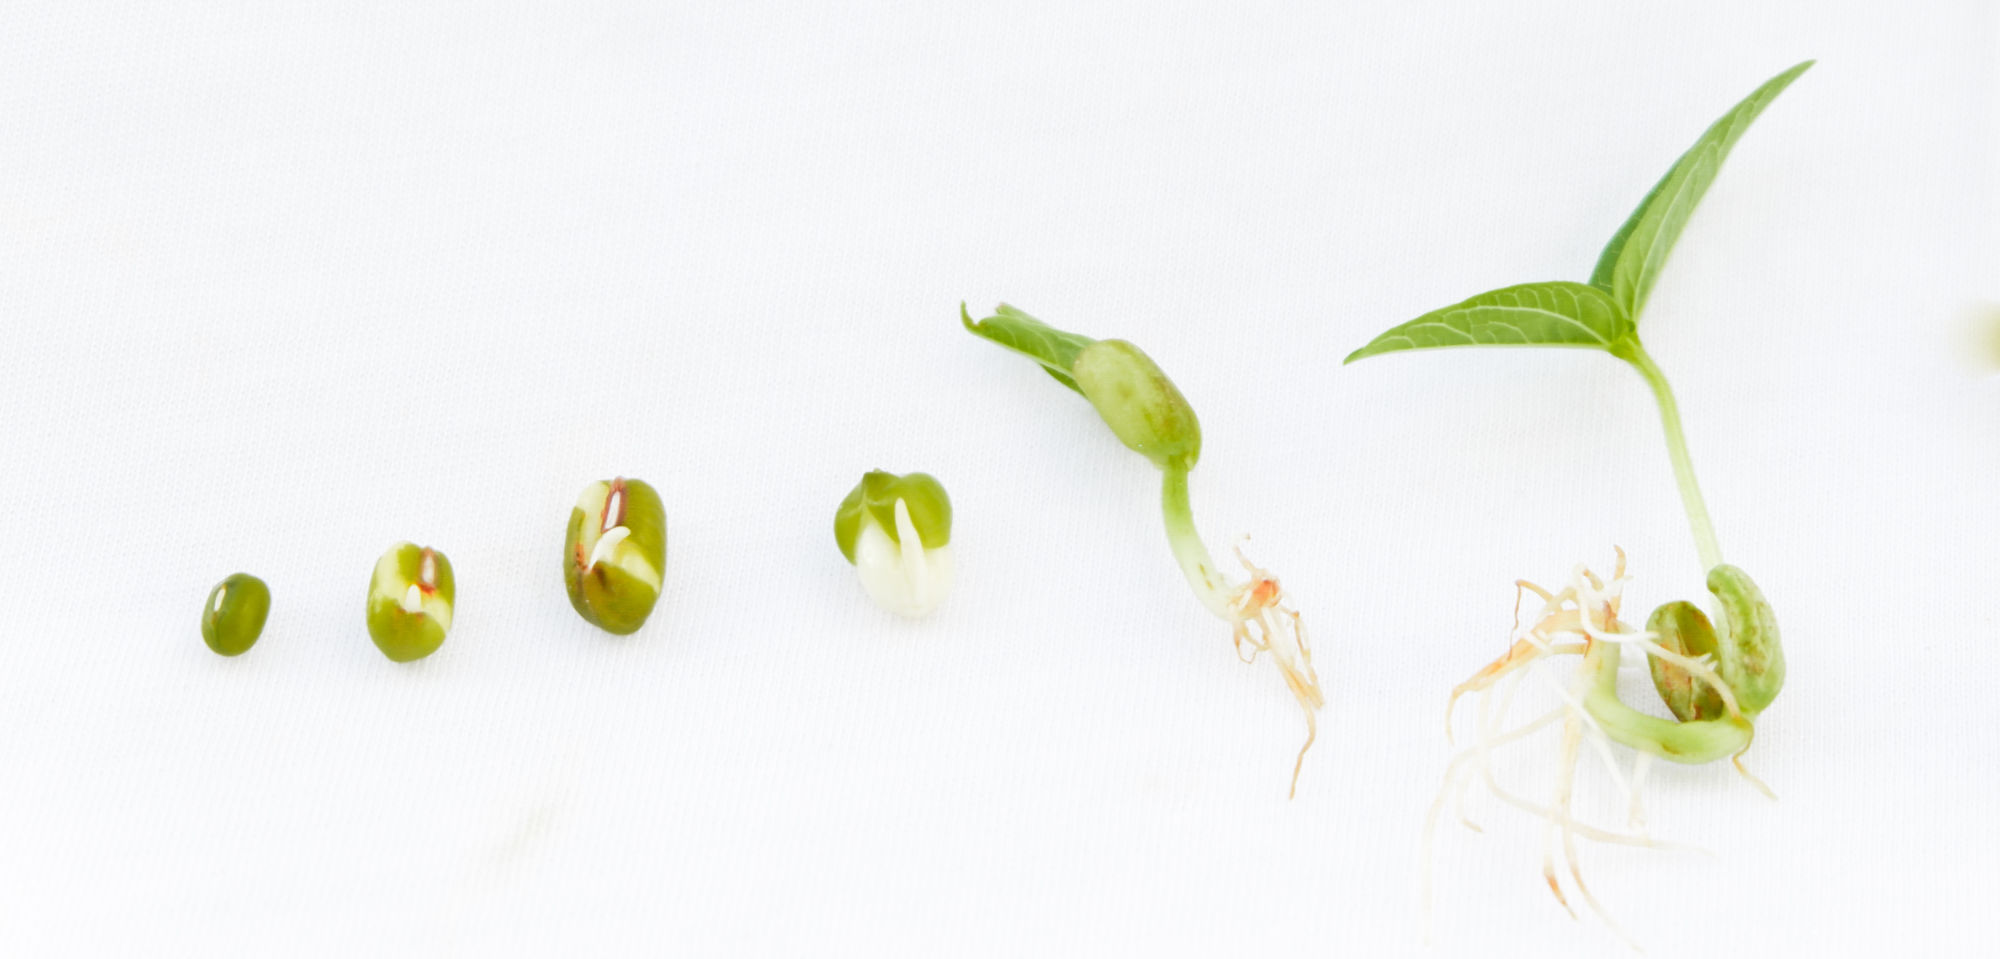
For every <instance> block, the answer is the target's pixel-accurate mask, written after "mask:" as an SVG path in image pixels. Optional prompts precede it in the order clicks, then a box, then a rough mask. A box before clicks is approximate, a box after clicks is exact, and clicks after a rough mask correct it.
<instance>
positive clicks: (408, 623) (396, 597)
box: [368, 543, 458, 663]
mask: <svg viewBox="0 0 2000 959" xmlns="http://www.w3.org/2000/svg"><path fill="white" fill-rule="evenodd" d="M457 597H458V587H457V584H456V582H455V581H454V580H453V579H452V575H451V561H450V560H448V559H445V556H444V554H443V553H440V552H438V551H437V550H434V549H432V548H430V547H428V546H418V545H416V544H415V543H397V544H396V545H394V546H391V547H389V551H388V552H386V553H383V554H382V558H381V559H380V560H378V561H376V563H375V575H374V577H373V578H371V579H370V580H369V583H368V635H369V637H370V638H371V639H373V640H375V646H376V648H378V649H380V650H382V655H384V656H387V657H389V658H390V659H393V660H395V661H396V662H399V663H407V662H410V661H411V660H417V659H422V658H424V657H425V656H429V655H430V654H432V653H435V652H437V650H438V647H439V646H442V645H444V637H445V634H446V633H448V632H450V631H451V616H452V608H453V604H454V603H455V602H456V600H457Z"/></svg>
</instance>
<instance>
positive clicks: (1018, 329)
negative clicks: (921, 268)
mask: <svg viewBox="0 0 2000 959" xmlns="http://www.w3.org/2000/svg"><path fill="white" fill-rule="evenodd" d="M994 314H995V315H993V316H989V317H987V318H985V319H983V320H980V321H979V322H977V323H974V322H973V321H972V314H971V313H969V312H967V311H966V309H965V304H963V303H960V304H959V305H958V315H959V320H960V322H962V323H964V324H965V328H966V329H968V330H971V331H972V332H973V333H976V334H978V335H980V336H983V337H985V338H987V339H989V340H992V341H993V342H995V343H998V344H1000V345H1001V346H1004V347H1006V348H1008V349H1010V350H1013V351H1014V352H1016V353H1022V354H1025V355H1027V356H1028V357H1030V358H1032V359H1033V360H1034V361H1035V362H1037V363H1040V364H1042V369H1043V370H1045V371H1047V372H1048V374H1049V375H1050V376H1053V377H1055V378H1056V382H1058V383H1061V384H1062V385H1064V386H1067V387H1069V388H1070V389H1073V390H1076V391H1077V392H1078V393H1081V392H1083V391H1082V390H1080V389H1077V386H1076V380H1075V378H1073V377H1072V376H1070V367H1072V366H1074V365H1075V364H1076V355H1077V354H1078V353H1081V352H1083V348H1084V347H1086V346H1089V345H1090V344H1092V343H1095V342H1097V341H1096V340H1093V339H1091V338H1090V337H1087V336H1080V335H1078V334H1075V333H1068V332H1064V331H1063V330H1058V329H1056V328H1055V327H1053V326H1050V325H1048V324H1047V323H1044V322H1042V321H1041V320H1038V319H1035V318H1034V317H1032V316H1029V315H1028V314H1026V313H1023V312H1021V311H1020V310H1017V309H1015V308H1013V307H1011V306H1008V305H1007V304H1005V303H1002V304H1000V306H999V307H998V308H996V309H995V310H994Z"/></svg>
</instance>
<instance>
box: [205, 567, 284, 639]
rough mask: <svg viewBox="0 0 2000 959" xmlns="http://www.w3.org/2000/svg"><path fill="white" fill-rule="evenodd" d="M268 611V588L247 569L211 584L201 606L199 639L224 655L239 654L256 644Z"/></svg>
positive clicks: (269, 602) (269, 593)
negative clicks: (204, 601) (213, 586)
mask: <svg viewBox="0 0 2000 959" xmlns="http://www.w3.org/2000/svg"><path fill="white" fill-rule="evenodd" d="M270 614H271V589H270V587H268V586H265V585H264V581H263V580H261V579H258V578H257V577H255V576H252V575H250V574H249V573H236V574H233V575H231V576H230V577H229V578H228V579H225V580H223V581H222V582H220V583H217V584H215V588H214V589H213V590H210V591H209V594H208V602H207V604H205V605H203V606H202V608H201V641H202V642H204V643H207V644H208V648H209V649H212V650H215V651H216V652H217V653H220V654H222V655H224V656H241V655H243V654H244V653H247V652H249V651H250V647H252V646H255V645H257V637H259V636H262V635H263V634H264V620H265V618H266V617H268V616H270Z"/></svg>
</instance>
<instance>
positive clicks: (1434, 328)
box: [1346, 281, 1632, 363]
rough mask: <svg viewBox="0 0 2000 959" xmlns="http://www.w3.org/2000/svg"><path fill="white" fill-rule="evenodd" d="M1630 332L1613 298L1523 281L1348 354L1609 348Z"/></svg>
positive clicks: (1571, 286)
mask: <svg viewBox="0 0 2000 959" xmlns="http://www.w3.org/2000/svg"><path fill="white" fill-rule="evenodd" d="M1631 332H1632V321H1631V320H1630V319H1628V318H1627V317H1626V314H1625V311H1624V310H1623V309H1620V308H1619V306H1618V304H1617V302H1616V301H1614V300H1612V299H1611V295H1610V294H1609V293H1606V292H1605V291H1603V290H1600V289H1598V288H1597V287H1594V286H1589V285H1586V284H1583V283H1570V282H1567V281H1556V282H1551V283H1523V284H1521V285H1520V286H1510V287H1506V288H1504V289H1499V290H1494V291H1492V292H1490V293H1481V294H1479V295H1478V296H1475V297H1473V298H1472V299H1469V300H1466V301H1465V302H1463V303H1460V304H1457V305H1456V306H1448V307H1445V308H1444V309H1442V310H1436V311H1433V312H1430V313H1426V314H1424V315H1422V316H1420V317H1417V318H1416V319H1414V320H1411V321H1410V322H1408V323H1405V324H1403V325H1401V326H1398V327H1395V328H1394V329H1391V330H1389V331H1388V332H1386V333H1383V334H1382V335H1381V336H1378V337H1376V338H1375V339H1374V340H1373V341H1371V342H1370V343H1369V344H1368V345H1367V346H1364V347H1362V348H1360V349H1358V350H1355V351H1354V352H1353V353H1350V354H1348V357H1347V360H1346V362H1348V363H1352V362H1354V361H1355V360H1358V359H1361V358H1362V357H1364V356H1374V355H1376V354H1378V353H1395V352H1399V351H1401V350H1428V349H1436V348H1438V347H1445V346H1581V347H1590V348H1593V349H1600V350H1603V349H1609V348H1610V347H1611V345H1612V344H1613V343H1615V342H1617V341H1618V340H1620V339H1621V338H1623V337H1625V336H1626V335H1628V334H1630V333H1631Z"/></svg>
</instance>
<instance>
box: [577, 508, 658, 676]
mask: <svg viewBox="0 0 2000 959" xmlns="http://www.w3.org/2000/svg"><path fill="white" fill-rule="evenodd" d="M666 568H667V512H666V507H665V506H663V505H661V503H660V494H659V493H658V492H656V491H655V490H654V489H653V487H651V486H649V485H647V484H646V483H645V482H644V481H642V480H635V479H625V478H622V477H621V478H618V479H611V480H602V481H599V482H596V483H592V484H590V485H589V486H587V487H585V488H584V490H583V495H582V496H581V497H579V498H578V499H577V501H576V508H575V509H572V510H570V514H569V533H568V534H567V535H566V536H565V537H564V540H563V586H564V588H565V589H567V590H568V592H569V603H570V605H571V606H573V607H575V608H576V612H577V615H579V616H582V617H583V619H584V622H587V623H589V624H591V625H593V626H596V627H598V628H599V629H602V630H604V631H605V632H608V633H614V634H617V635H621V636H622V635H625V634H628V633H634V632H637V631H638V630H639V627H641V626H644V625H645V624H646V617H648V616H651V615H652V613H653V606H654V605H655V604H656V603H658V602H659V600H660V582H661V577H662V575H663V574H664V573H665V572H666Z"/></svg>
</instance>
